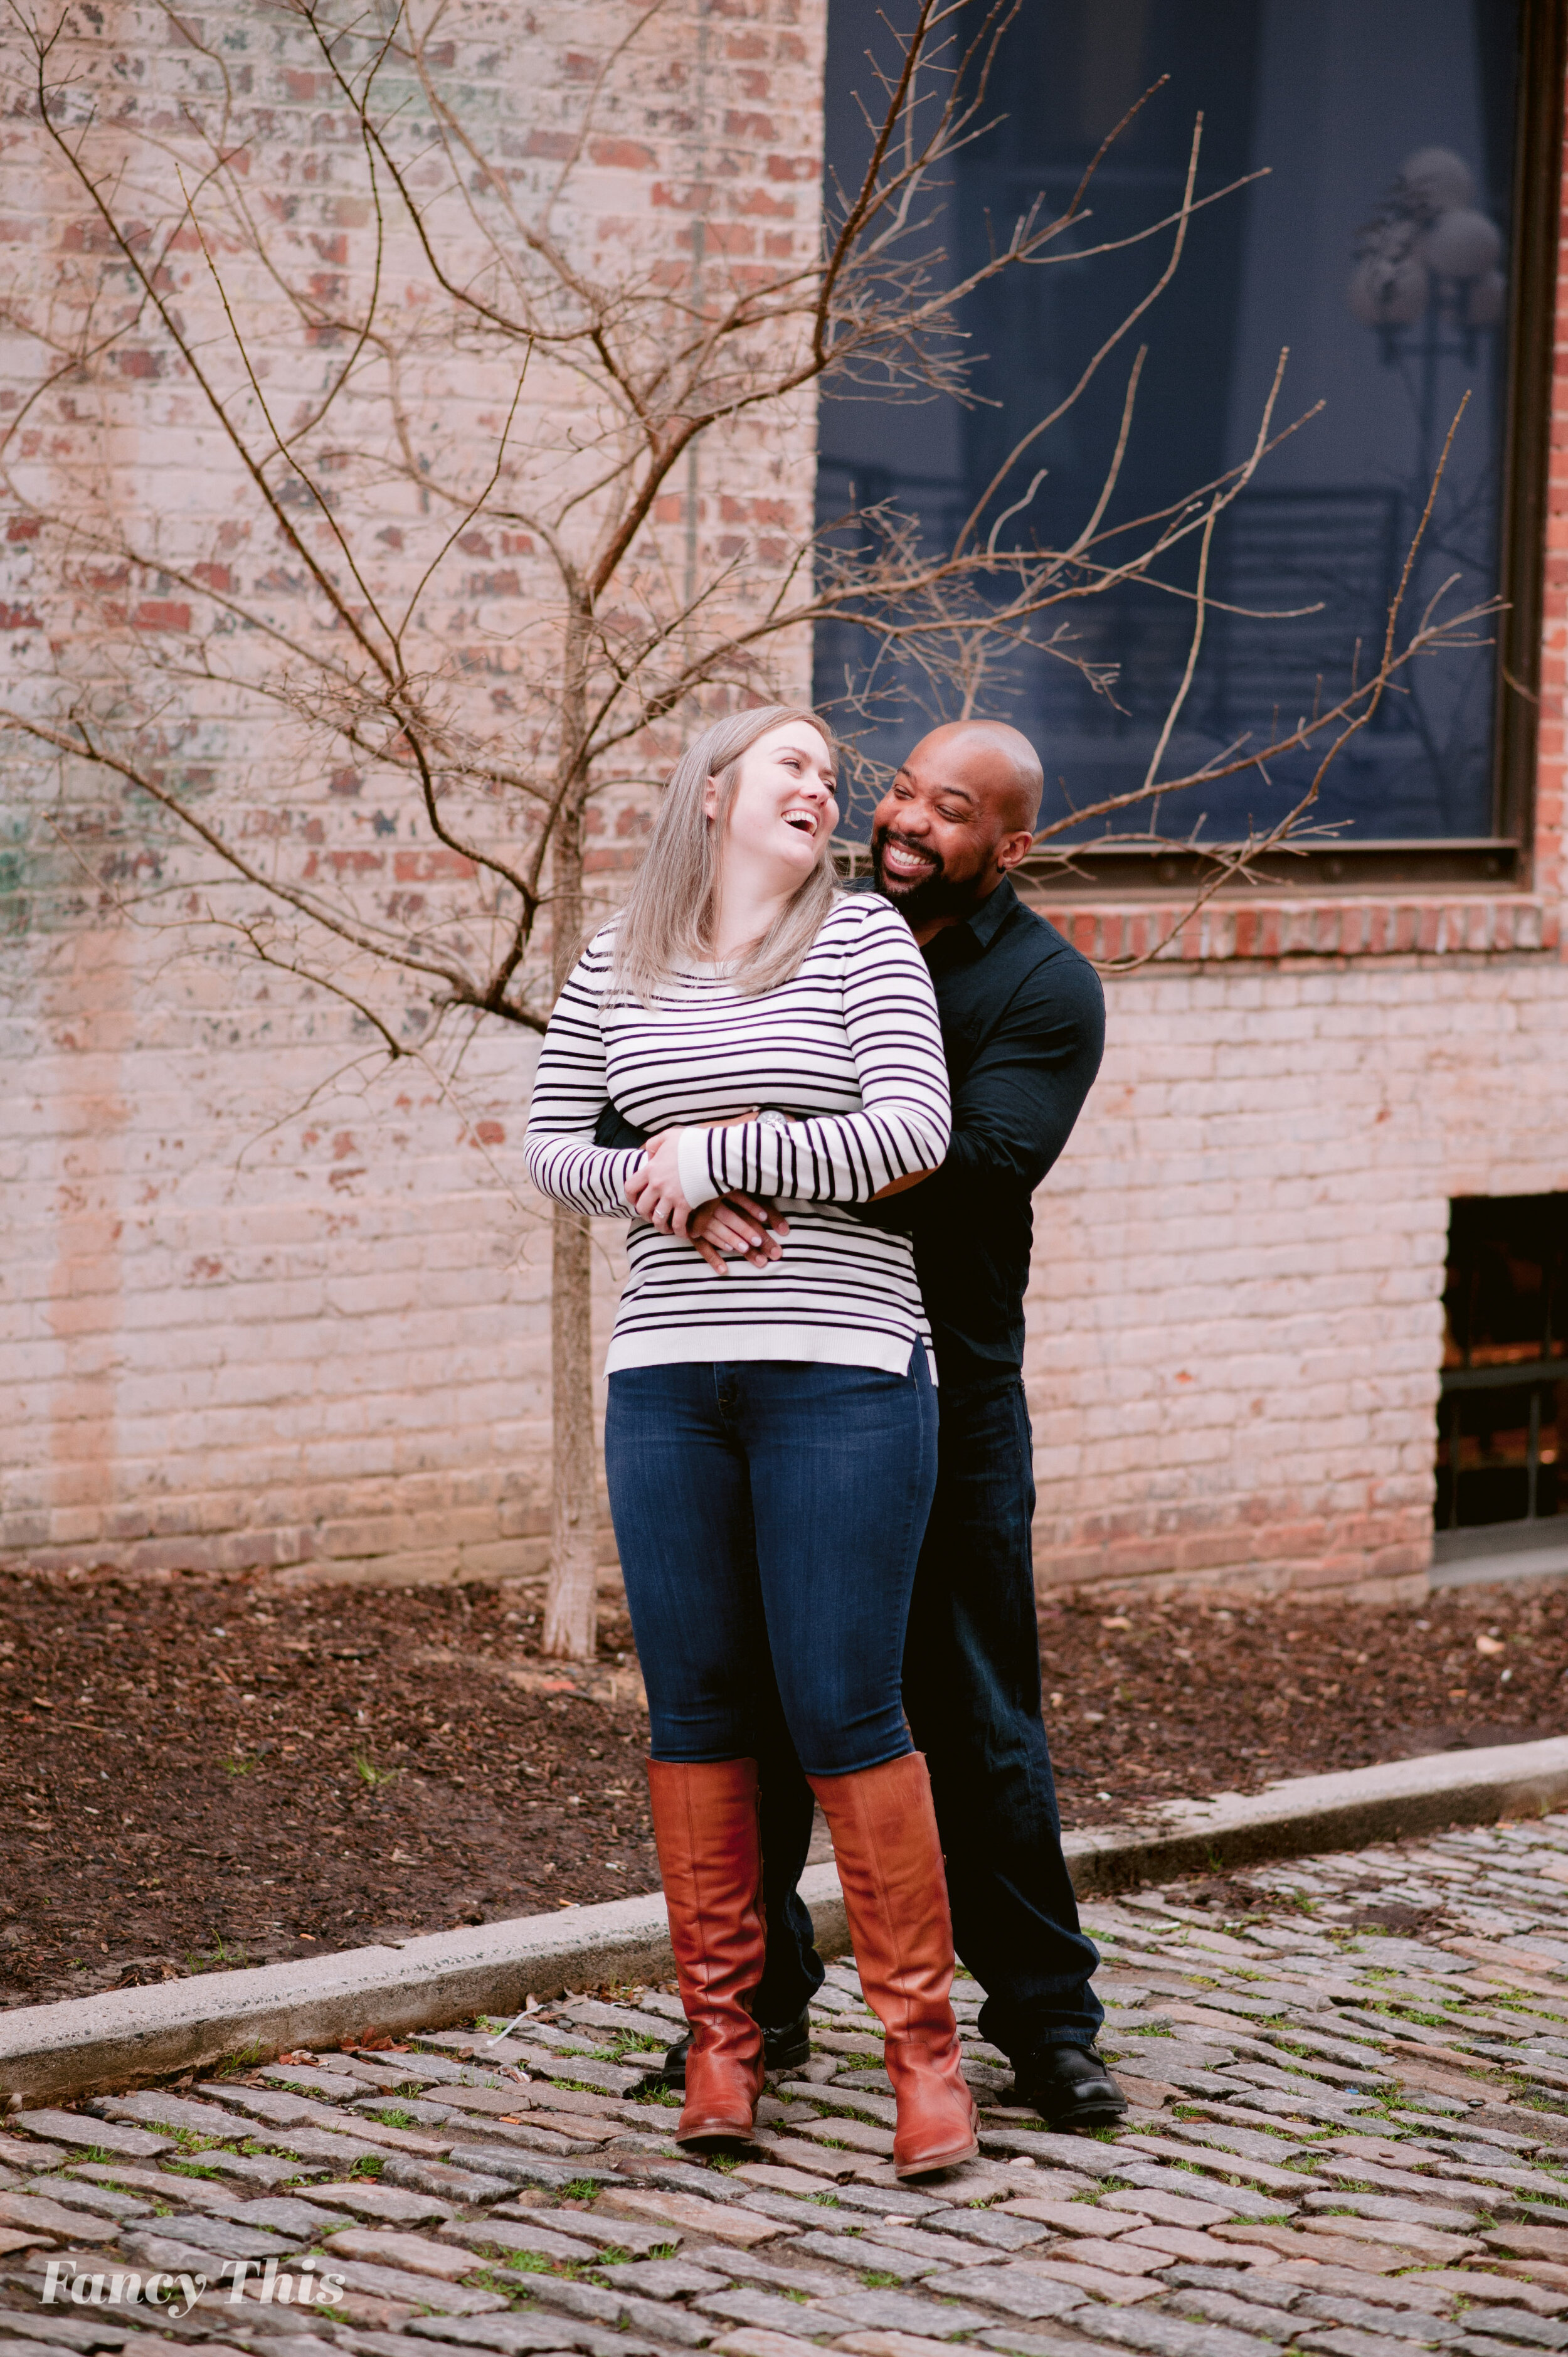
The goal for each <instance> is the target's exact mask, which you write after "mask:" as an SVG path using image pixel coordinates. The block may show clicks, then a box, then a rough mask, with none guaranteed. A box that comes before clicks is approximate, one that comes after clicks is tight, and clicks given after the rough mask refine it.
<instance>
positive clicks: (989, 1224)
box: [863, 877, 1105, 1387]
mask: <svg viewBox="0 0 1568 2357" xmlns="http://www.w3.org/2000/svg"><path fill="white" fill-rule="evenodd" d="M925 958H926V963H927V965H928V966H929V968H930V974H931V980H932V982H933V984H934V985H935V986H936V993H937V1010H938V1013H939V1014H940V1017H941V1026H942V1046H943V1048H944V1049H946V1051H947V1060H948V1079H949V1081H950V1084H951V1088H952V1143H951V1145H950V1146H949V1148H948V1155H947V1159H946V1161H945V1162H944V1163H943V1164H942V1167H941V1168H940V1170H939V1171H938V1172H937V1173H936V1174H935V1176H934V1177H932V1178H930V1179H923V1180H922V1181H921V1183H920V1185H919V1186H918V1187H912V1188H910V1189H909V1190H908V1193H907V1194H902V1195H894V1196H890V1197H889V1198H888V1200H886V1203H875V1204H873V1205H871V1206H870V1207H869V1209H868V1211H866V1212H865V1213H864V1214H863V1216H866V1217H869V1218H871V1219H874V1220H875V1221H877V1222H878V1223H879V1224H880V1223H881V1222H886V1223H887V1224H888V1225H890V1226H892V1225H897V1226H898V1227H900V1228H902V1229H904V1230H905V1232H907V1233H908V1234H909V1235H911V1236H912V1237H913V1239H914V1244H915V1267H916V1271H917V1273H918V1276H919V1280H920V1291H921V1293H922V1294H923V1296H924V1297H925V1303H926V1312H927V1315H928V1317H929V1318H930V1321H931V1340H932V1342H933V1344H934V1345H935V1349H936V1354H937V1372H938V1373H939V1375H940V1379H941V1381H942V1383H944V1384H947V1385H949V1386H950V1387H951V1386H954V1385H964V1384H969V1383H976V1382H983V1381H985V1380H986V1379H987V1378H994V1377H996V1376H997V1375H1002V1374H1004V1373H1006V1372H1010V1371H1012V1370H1014V1369H1016V1368H1018V1367H1020V1366H1022V1364H1023V1361H1024V1288H1025V1286H1026V1284H1027V1283H1028V1280H1029V1254H1030V1250H1031V1247H1032V1245H1033V1243H1034V1233H1035V1226H1034V1211H1033V1206H1032V1203H1031V1200H1030V1199H1031V1197H1032V1196H1033V1194H1034V1191H1035V1189H1036V1187H1037V1186H1038V1185H1039V1183H1040V1181H1041V1179H1043V1178H1044V1177H1045V1175H1046V1173H1047V1170H1048V1169H1049V1168H1051V1165H1052V1164H1053V1163H1054V1162H1055V1161H1056V1159H1057V1157H1058V1155H1059V1154H1060V1152H1061V1150H1062V1148H1063V1146H1065V1145H1066V1144H1067V1142H1068V1139H1069V1136H1070V1135H1072V1125H1073V1124H1074V1122H1075V1121H1076V1120H1077V1119H1078V1116H1079V1110H1080V1109H1081V1107H1082V1104H1083V1101H1084V1099H1085V1097H1087V1096H1088V1094H1089V1092H1090V1087H1091V1086H1092V1085H1093V1082H1094V1076H1095V1074H1096V1072H1098V1071H1099V1070H1100V1058H1101V1051H1102V1049H1103V1048H1104V1045H1105V994H1104V991H1103V990H1102V989H1101V982H1100V976H1099V975H1098V974H1096V972H1095V970H1094V968H1093V966H1091V965H1090V963H1089V960H1088V959H1087V958H1086V957H1083V956H1081V955H1080V954H1079V952H1078V951H1077V950H1075V949H1074V948H1073V947H1072V944H1071V943H1070V942H1066V941H1064V940H1063V939H1062V936H1061V935H1060V933H1058V931H1057V930H1056V927H1055V926H1054V925H1048V924H1047V922H1046V920H1045V919H1044V918H1043V917H1037V916H1036V914H1035V912H1034V910H1033V909H1026V907H1025V906H1024V903H1023V902H1022V900H1020V899H1019V898H1018V895H1017V893H1016V892H1015V890H1014V888H1013V887H1012V885H1011V884H1010V883H1008V882H1007V880H1006V878H1005V877H1004V879H1003V881H1002V882H1001V883H1000V884H999V885H998V886H997V887H996V889H995V890H994V892H993V893H991V894H990V895H989V897H988V898H987V899H984V900H983V901H982V902H981V904H980V906H979V908H978V909H976V910H975V911H974V914H973V915H972V917H969V918H967V919H965V920H964V921H963V922H962V923H961V924H956V925H949V926H946V927H944V929H943V931H941V932H940V933H937V934H934V935H933V937H932V938H931V940H930V941H929V942H927V944H926V950H925Z"/></svg>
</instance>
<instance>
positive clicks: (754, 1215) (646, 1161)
mask: <svg viewBox="0 0 1568 2357" xmlns="http://www.w3.org/2000/svg"><path fill="white" fill-rule="evenodd" d="M736 1118H737V1119H739V1120H741V1121H755V1119H756V1118H757V1116H756V1114H739V1115H737V1116H736ZM680 1141H681V1132H680V1131H679V1130H678V1129H666V1130H661V1131H660V1133H659V1135H657V1136H656V1137H650V1139H649V1141H648V1144H647V1145H646V1146H644V1148H643V1150H642V1160H641V1161H640V1162H639V1164H638V1166H637V1168H636V1169H635V1170H633V1171H632V1173H631V1175H630V1177H629V1178H628V1179H627V1181H626V1200H627V1201H628V1203H629V1204H630V1205H631V1208H632V1210H633V1211H635V1212H636V1213H637V1215H638V1217H639V1219H641V1220H646V1221H647V1222H648V1223H649V1225H650V1227H654V1228H658V1229H659V1230H660V1232H661V1233H663V1234H664V1235H674V1236H684V1237H685V1238H686V1240H687V1242H688V1243H690V1244H692V1245H693V1247H694V1249H695V1250H696V1251H697V1252H698V1253H700V1254H702V1257H703V1260H705V1261H706V1262H707V1265H708V1266H709V1267H710V1268H711V1269H712V1270H713V1271H714V1275H717V1276H723V1275H724V1274H725V1268H726V1266H727V1264H728V1262H729V1261H730V1260H732V1259H740V1260H746V1261H749V1262H750V1264H751V1265H752V1267H753V1268H766V1267H767V1265H768V1262H769V1261H772V1260H777V1259H778V1258H779V1254H781V1253H782V1251H783V1249H784V1238H785V1237H786V1236H787V1235H788V1234H789V1222H788V1221H787V1220H783V1219H780V1217H779V1213H778V1211H776V1210H775V1208H774V1207H773V1205H772V1204H770V1203H761V1202H758V1201H757V1200H756V1199H755V1198H754V1197H752V1196H750V1195H740V1194H734V1195H718V1196H715V1197H714V1199H713V1200H712V1201H710V1202H706V1203H700V1204H699V1205H698V1206H697V1207H696V1209H695V1210H694V1211H693V1208H692V1206H691V1204H690V1203H688V1202H687V1200H686V1198H685V1195H684V1194H683V1192H682V1187H681V1168H680V1160H679V1154H680Z"/></svg>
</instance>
